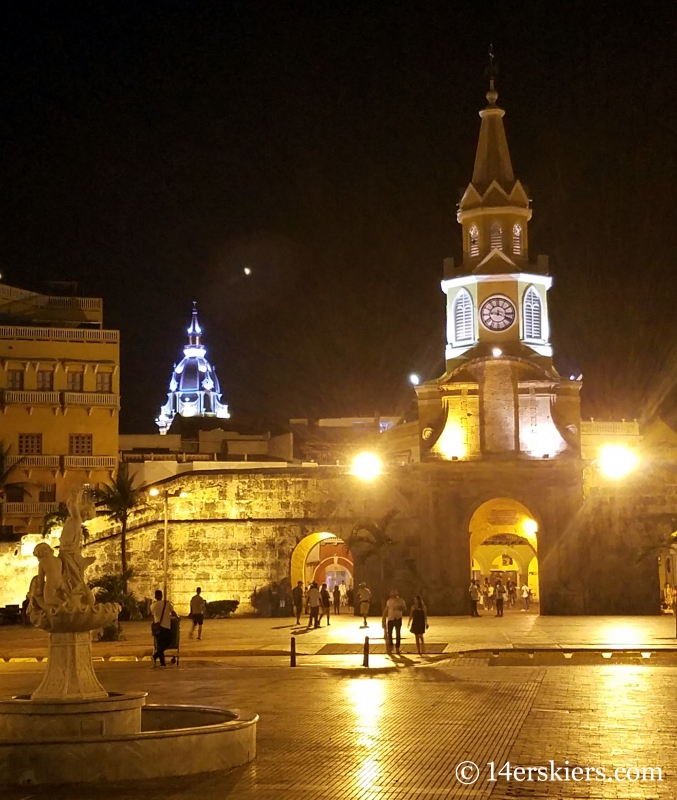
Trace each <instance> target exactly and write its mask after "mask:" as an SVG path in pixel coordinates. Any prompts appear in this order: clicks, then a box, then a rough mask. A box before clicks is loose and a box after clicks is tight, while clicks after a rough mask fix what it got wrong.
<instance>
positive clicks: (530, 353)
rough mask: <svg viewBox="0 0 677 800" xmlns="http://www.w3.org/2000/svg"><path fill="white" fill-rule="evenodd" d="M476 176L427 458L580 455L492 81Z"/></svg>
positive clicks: (463, 211)
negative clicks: (554, 360)
mask: <svg viewBox="0 0 677 800" xmlns="http://www.w3.org/2000/svg"><path fill="white" fill-rule="evenodd" d="M486 98H487V105H486V107H485V108H483V109H482V110H481V111H480V112H479V114H480V118H481V123H480V133H479V141H478V145H477V153H476V156H475V165H474V169H473V173H472V180H471V182H470V183H469V184H468V187H467V188H466V190H465V192H464V193H463V196H462V198H461V200H460V202H459V205H458V213H457V220H458V222H459V223H460V225H461V230H462V241H463V257H462V260H461V263H460V264H458V265H455V263H454V260H453V259H445V263H444V279H443V281H442V290H443V292H444V293H445V295H446V297H447V326H446V332H447V335H446V339H447V341H446V348H445V361H446V371H445V374H444V375H443V376H442V377H441V378H439V379H437V380H434V381H429V382H427V383H425V384H422V385H421V386H420V387H419V388H418V399H419V412H420V414H419V417H420V434H421V453H422V457H423V458H440V459H445V460H455V461H456V460H467V459H476V458H482V457H486V456H508V455H512V456H523V457H526V458H554V457H557V456H561V455H563V454H565V453H577V452H578V439H579V420H580V414H579V391H580V381H579V380H576V379H572V380H565V379H563V378H562V377H561V376H560V375H559V374H558V373H557V371H556V369H555V367H554V366H553V363H552V345H551V343H550V323H549V318H548V296H547V295H548V290H549V289H550V287H551V285H552V278H551V276H550V275H549V272H548V259H547V257H546V256H538V258H537V259H536V261H535V262H532V261H530V259H529V227H528V226H529V220H530V219H531V214H532V210H531V204H530V201H529V195H528V192H527V190H526V188H525V187H524V186H523V185H522V183H521V182H520V181H519V179H517V178H516V177H515V175H514V172H513V168H512V162H511V160H510V152H509V150H508V142H507V139H506V135H505V128H504V126H503V118H504V115H505V111H504V110H503V109H502V108H500V107H499V106H498V105H497V100H498V93H497V91H496V88H495V85H494V79H493V78H491V80H490V85H489V91H488V92H487V95H486Z"/></svg>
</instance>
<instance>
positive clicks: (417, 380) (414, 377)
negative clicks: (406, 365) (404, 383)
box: [409, 372, 421, 386]
mask: <svg viewBox="0 0 677 800" xmlns="http://www.w3.org/2000/svg"><path fill="white" fill-rule="evenodd" d="M409 383H410V384H411V385H412V386H418V385H419V384H420V383H421V378H420V377H419V376H418V375H417V374H416V373H415V372H412V373H411V375H410V376H409Z"/></svg>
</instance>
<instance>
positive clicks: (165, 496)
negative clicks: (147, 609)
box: [148, 488, 188, 600]
mask: <svg viewBox="0 0 677 800" xmlns="http://www.w3.org/2000/svg"><path fill="white" fill-rule="evenodd" d="M148 494H150V496H151V497H158V496H159V495H160V494H162V506H163V511H164V521H165V524H164V536H163V544H162V555H163V558H162V561H163V566H162V596H163V597H164V598H165V600H166V599H167V573H168V568H167V565H168V557H169V498H170V497H181V498H184V497H188V492H181V491H176V492H169V491H168V490H167V489H163V490H162V491H161V490H160V489H157V488H153V489H151V490H150V492H149V493H148Z"/></svg>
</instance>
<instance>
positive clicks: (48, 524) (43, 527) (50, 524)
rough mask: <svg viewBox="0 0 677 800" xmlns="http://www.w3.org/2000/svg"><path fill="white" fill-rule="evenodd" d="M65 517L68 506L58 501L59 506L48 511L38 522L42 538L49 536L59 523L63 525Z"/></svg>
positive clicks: (66, 517)
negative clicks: (54, 509)
mask: <svg viewBox="0 0 677 800" xmlns="http://www.w3.org/2000/svg"><path fill="white" fill-rule="evenodd" d="M67 519H68V506H67V505H66V504H65V503H59V507H58V508H57V509H56V511H49V512H48V513H47V514H45V516H44V517H43V518H42V522H41V523H40V536H42V538H43V539H44V538H45V537H46V536H49V534H50V533H51V532H52V530H53V529H54V528H58V527H59V526H60V525H63V524H64V522H65V521H66V520H67ZM85 541H86V539H85Z"/></svg>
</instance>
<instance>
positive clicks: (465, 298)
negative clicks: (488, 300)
mask: <svg viewBox="0 0 677 800" xmlns="http://www.w3.org/2000/svg"><path fill="white" fill-rule="evenodd" d="M472 317H473V305H472V297H470V293H469V292H468V290H467V289H461V290H460V291H459V293H458V294H457V295H456V298H455V299H454V343H456V342H472V341H473V320H472Z"/></svg>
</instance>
